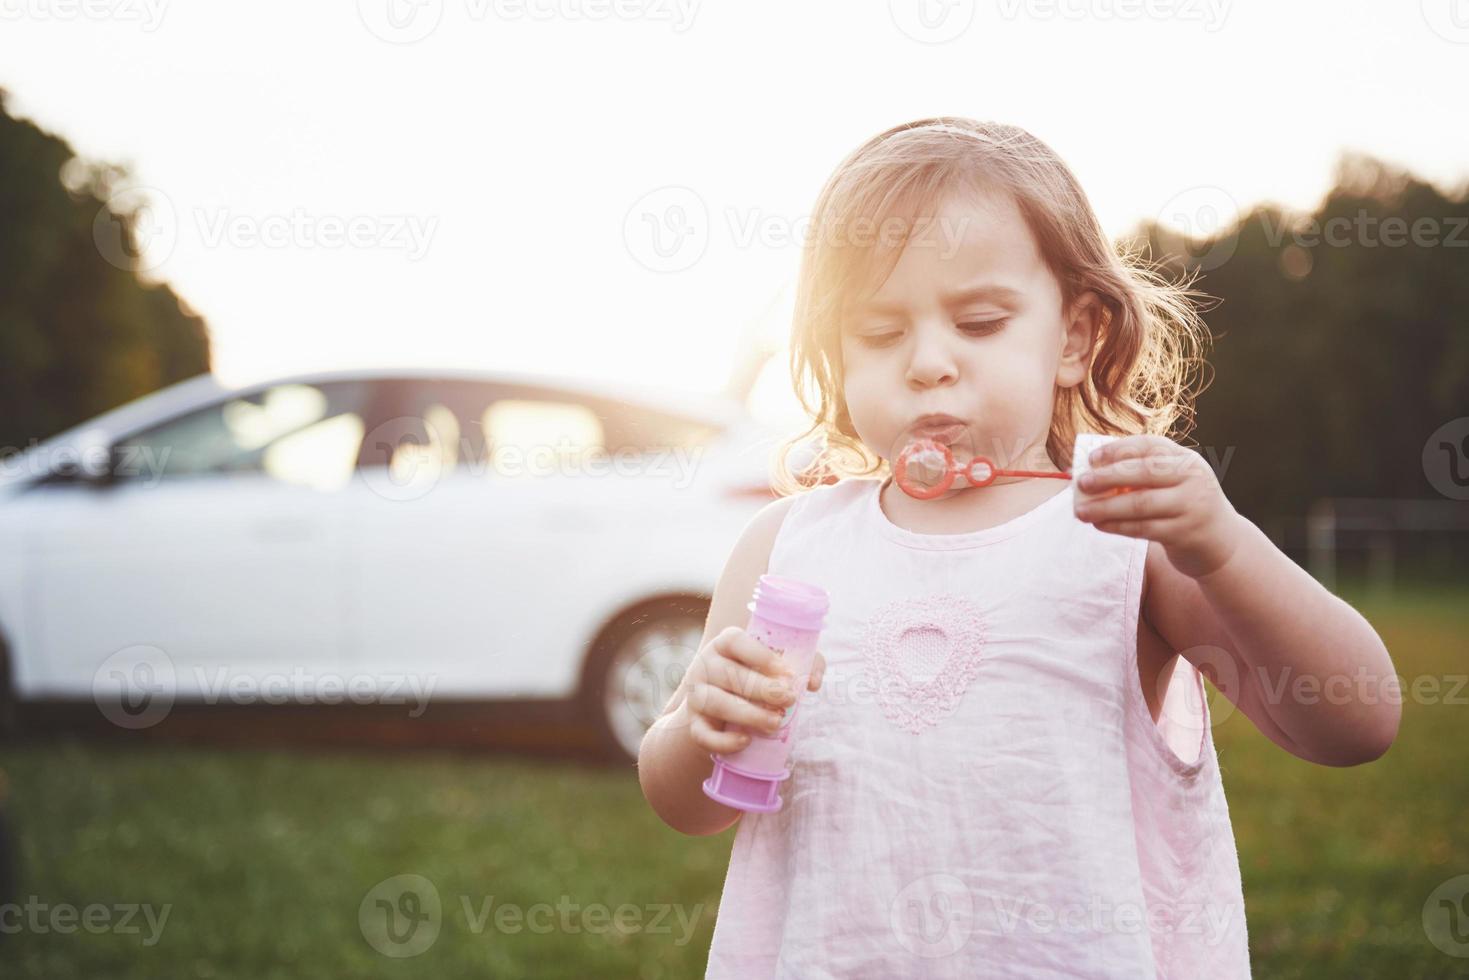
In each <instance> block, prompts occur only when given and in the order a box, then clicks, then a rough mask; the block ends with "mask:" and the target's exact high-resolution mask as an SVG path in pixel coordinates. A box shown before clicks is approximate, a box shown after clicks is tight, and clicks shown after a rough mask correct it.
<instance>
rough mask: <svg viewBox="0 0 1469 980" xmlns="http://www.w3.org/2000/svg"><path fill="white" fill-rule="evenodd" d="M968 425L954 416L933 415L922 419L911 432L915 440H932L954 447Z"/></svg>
mask: <svg viewBox="0 0 1469 980" xmlns="http://www.w3.org/2000/svg"><path fill="white" fill-rule="evenodd" d="M966 428H968V424H967V423H965V422H964V421H962V420H960V419H956V418H954V417H953V416H952V415H932V416H925V417H924V418H922V419H920V420H919V422H918V423H917V424H915V425H914V426H913V428H912V429H911V430H909V431H911V432H912V434H913V437H914V438H915V439H932V440H934V441H935V442H941V443H943V444H944V445H946V446H948V445H952V444H953V442H954V440H956V439H958V438H959V437H960V436H961V435H963V434H964V430H965V429H966Z"/></svg>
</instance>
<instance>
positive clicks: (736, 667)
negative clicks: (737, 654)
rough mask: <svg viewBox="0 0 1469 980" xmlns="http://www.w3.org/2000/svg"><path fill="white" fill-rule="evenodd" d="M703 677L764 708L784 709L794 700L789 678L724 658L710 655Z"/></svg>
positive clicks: (716, 685)
mask: <svg viewBox="0 0 1469 980" xmlns="http://www.w3.org/2000/svg"><path fill="white" fill-rule="evenodd" d="M705 678H706V679H707V680H708V682H709V683H710V684H713V685H714V686H715V687H721V688H723V689H724V690H726V691H729V692H730V693H731V694H736V695H738V696H740V697H742V698H745V699H746V700H748V701H759V702H762V704H763V705H764V706H765V707H770V708H775V709H777V710H780V711H784V710H785V708H786V706H787V705H788V704H790V703H791V702H792V701H794V700H796V692H795V688H794V686H793V685H792V683H791V681H790V680H788V679H783V678H781V677H771V676H770V675H769V674H762V673H759V672H758V671H755V670H751V669H750V668H749V667H746V666H745V665H744V664H742V663H739V662H738V661H735V660H730V659H728V658H726V657H714V658H713V659H712V661H711V662H710V664H709V665H708V670H707V671H706V673H705Z"/></svg>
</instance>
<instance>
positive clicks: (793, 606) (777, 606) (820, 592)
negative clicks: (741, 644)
mask: <svg viewBox="0 0 1469 980" xmlns="http://www.w3.org/2000/svg"><path fill="white" fill-rule="evenodd" d="M830 604H831V600H830V598H829V597H828V596H827V594H826V590H825V589H823V588H821V587H820V586H818V585H811V584H809V583H807V582H802V581H801V580H800V579H794V578H789V577H787V576H785V575H770V574H766V575H761V576H760V581H759V582H757V583H756V584H755V598H754V599H752V600H751V601H750V604H749V605H747V606H746V607H745V608H746V609H748V610H750V611H751V612H752V613H754V614H755V615H756V616H759V617H760V618H761V619H764V620H767V621H769V622H772V623H779V624H781V625H782V626H789V627H792V628H793V629H798V630H816V631H820V630H821V628H822V627H823V626H825V625H826V611H827V609H828V608H829V606H830Z"/></svg>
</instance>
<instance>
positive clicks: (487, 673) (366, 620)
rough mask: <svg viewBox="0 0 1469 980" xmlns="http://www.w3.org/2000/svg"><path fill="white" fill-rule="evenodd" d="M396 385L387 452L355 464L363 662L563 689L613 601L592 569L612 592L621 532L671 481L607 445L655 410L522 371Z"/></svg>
mask: <svg viewBox="0 0 1469 980" xmlns="http://www.w3.org/2000/svg"><path fill="white" fill-rule="evenodd" d="M397 388H398V395H397V397H396V398H395V399H394V400H393V403H394V404H395V405H397V411H396V418H395V419H393V420H392V421H391V422H390V423H389V424H387V425H386V426H385V427H384V428H383V430H382V432H380V433H378V434H376V435H372V434H370V435H369V442H370V443H373V444H377V445H381V446H386V447H389V451H390V452H391V453H392V455H393V461H392V463H391V464H390V465H389V468H388V472H386V473H383V472H378V471H375V470H371V469H369V470H364V473H363V478H364V483H365V484H367V485H368V486H369V488H370V487H371V484H372V483H373V482H374V481H376V482H377V483H378V487H377V492H369V493H366V494H363V495H361V496H360V499H359V504H360V507H361V512H360V513H361V516H360V519H359V521H358V523H359V525H360V526H361V527H363V528H364V529H365V530H364V533H363V534H362V535H361V536H360V537H359V538H358V539H357V540H356V542H355V546H356V548H357V549H358V553H357V560H356V561H354V568H355V569H356V570H357V574H358V575H359V576H360V581H361V587H360V590H359V594H360V596H361V600H362V606H361V610H360V615H359V616H356V617H353V622H354V625H355V629H356V632H355V642H356V643H358V644H360V648H361V650H362V656H363V662H364V664H366V665H368V666H369V668H370V669H372V670H374V671H395V670H396V671H401V670H403V669H404V667H405V665H415V667H414V669H415V670H417V671H419V672H420V673H421V674H422V675H424V676H428V677H430V679H431V680H432V682H433V683H434V685H435V688H434V690H435V693H436V695H437V696H442V695H450V696H455V695H458V696H485V697H503V696H521V695H523V696H559V695H562V694H566V693H569V691H568V690H567V685H568V684H573V683H574V682H575V680H576V673H577V670H578V668H579V665H580V663H581V659H582V657H583V655H584V654H585V650H584V649H582V648H581V647H580V646H579V645H578V644H577V642H576V640H577V639H579V638H584V637H585V635H586V632H587V629H588V628H589V626H590V624H593V623H596V622H598V621H600V619H601V618H602V617H605V616H607V615H610V614H611V612H612V611H613V610H611V609H604V608H599V607H598V604H597V600H596V599H595V598H594V597H593V596H592V595H589V590H588V588H587V583H588V582H597V583H599V584H600V586H601V588H599V589H597V590H594V591H597V592H607V591H616V590H615V589H612V590H609V589H606V588H605V586H606V583H608V582H609V581H612V580H613V579H614V578H615V576H616V575H617V569H618V568H619V567H621V566H623V565H624V564H625V563H626V562H628V561H635V560H637V556H636V552H635V550H633V549H635V547H636V546H635V544H634V545H632V546H631V547H630V546H629V544H628V542H629V541H631V542H636V541H637V540H639V536H641V539H642V540H644V541H646V540H647V539H648V536H650V535H655V534H658V533H660V532H659V530H658V527H657V523H658V520H659V517H660V514H667V509H666V508H661V507H660V505H659V503H658V499H657V495H658V494H660V493H661V494H664V495H665V496H670V497H671V495H673V494H674V493H676V491H674V490H672V489H670V487H669V483H670V481H669V479H668V478H667V475H666V474H665V475H661V476H660V475H656V474H654V475H650V474H648V473H647V472H646V467H640V466H639V465H638V463H637V461H636V460H635V459H631V458H630V457H629V456H628V455H627V454H626V453H623V454H622V455H621V456H613V455H612V454H613V452H614V451H616V450H619V449H629V448H630V447H627V446H625V445H624V444H625V443H627V442H628V441H629V440H634V439H642V438H646V437H650V436H653V435H654V434H653V433H650V432H649V431H648V430H649V428H650V427H651V421H650V420H651V419H652V416H651V415H649V414H647V413H638V412H636V411H635V410H633V409H630V408H629V407H627V406H624V405H622V404H619V403H616V402H612V401H610V400H606V399H601V398H595V397H589V396H586V395H583V394H580V393H577V392H572V391H563V390H557V389H554V388H549V387H538V386H531V385H512V384H495V383H479V382H472V381H447V380H445V381H433V380H418V381H412V380H404V381H402V382H399V383H398V385H397ZM691 427H692V428H695V429H697V428H698V427H697V426H691ZM670 428H677V427H676V426H674V425H673V420H670V421H668V422H667V423H666V424H664V425H663V426H662V428H661V429H660V431H659V432H658V433H657V434H656V435H657V436H662V435H665V434H667V433H666V432H665V431H664V430H668V429H670ZM698 434H699V435H700V436H707V434H708V433H706V432H704V431H703V430H700V431H699V433H698ZM678 436H679V437H680V438H689V436H688V434H687V433H683V432H682V431H680V432H679V433H678ZM367 448H368V449H371V448H372V446H369V447H367ZM374 473H376V475H373V474H374Z"/></svg>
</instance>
